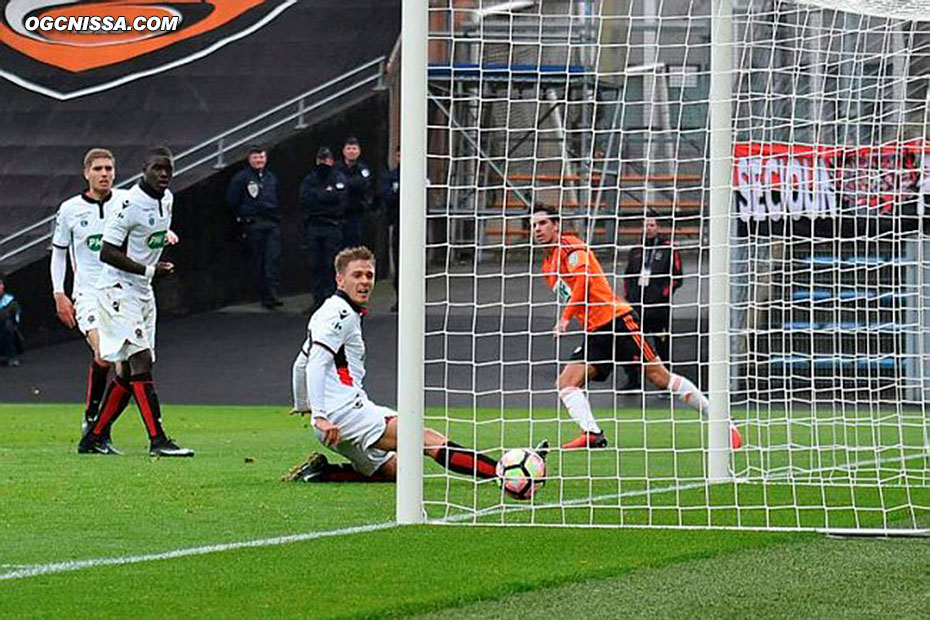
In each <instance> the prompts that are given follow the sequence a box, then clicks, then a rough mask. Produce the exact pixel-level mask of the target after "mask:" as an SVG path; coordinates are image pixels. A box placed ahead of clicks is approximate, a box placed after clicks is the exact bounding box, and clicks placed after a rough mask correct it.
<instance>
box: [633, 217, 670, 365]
mask: <svg viewBox="0 0 930 620" xmlns="http://www.w3.org/2000/svg"><path fill="white" fill-rule="evenodd" d="M643 233H644V240H643V245H642V246H640V247H634V248H632V249H631V250H630V256H629V260H628V261H627V264H626V272H625V276H624V278H623V293H624V297H626V300H627V301H628V302H629V303H630V304H631V305H632V306H633V307H634V308H635V309H636V311H637V312H638V313H639V316H640V318H641V320H642V326H643V333H644V334H649V335H651V336H652V339H653V341H654V342H655V345H656V346H655V348H656V353H658V354H659V357H660V358H662V359H663V360H666V361H667V362H668V363H671V359H670V358H669V325H670V322H671V311H672V293H674V292H675V291H676V290H678V289H679V288H680V287H681V284H682V271H681V256H680V255H679V254H678V250H676V249H674V248H673V247H672V244H671V242H670V241H669V240H668V239H664V238H663V237H661V236H660V235H659V223H658V221H657V220H656V218H654V217H647V218H646V219H645V221H644V222H643ZM634 374H635V373H634ZM631 378H632V377H631Z"/></svg>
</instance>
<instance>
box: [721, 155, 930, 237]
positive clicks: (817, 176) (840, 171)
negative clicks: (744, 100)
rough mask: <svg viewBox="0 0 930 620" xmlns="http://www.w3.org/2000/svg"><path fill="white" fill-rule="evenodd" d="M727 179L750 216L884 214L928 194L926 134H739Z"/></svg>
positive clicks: (745, 215)
mask: <svg viewBox="0 0 930 620" xmlns="http://www.w3.org/2000/svg"><path fill="white" fill-rule="evenodd" d="M733 187H734V190H735V192H736V203H737V209H738V212H739V217H740V219H741V220H743V221H744V222H749V221H751V220H755V221H762V220H775V221H777V220H781V219H788V218H791V219H795V220H797V219H800V218H829V217H837V216H839V215H850V216H858V215H869V214H872V215H884V214H893V213H897V212H898V211H899V210H900V209H901V208H902V206H904V205H906V204H908V203H911V204H914V205H915V207H916V209H917V212H918V213H920V214H922V213H923V205H924V201H925V197H926V196H927V195H928V194H930V141H927V140H923V139H919V140H911V141H908V142H897V143H890V144H884V145H881V146H857V147H848V146H822V145H809V144H786V143H763V142H739V143H737V144H736V146H735V148H734V169H733Z"/></svg>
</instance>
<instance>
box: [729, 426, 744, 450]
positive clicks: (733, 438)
mask: <svg viewBox="0 0 930 620" xmlns="http://www.w3.org/2000/svg"><path fill="white" fill-rule="evenodd" d="M730 447H731V448H733V449H734V450H739V449H740V448H742V447H743V434H742V433H741V432H739V429H738V428H736V425H735V424H730Z"/></svg>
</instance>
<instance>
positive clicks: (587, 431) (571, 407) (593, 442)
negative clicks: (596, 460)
mask: <svg viewBox="0 0 930 620" xmlns="http://www.w3.org/2000/svg"><path fill="white" fill-rule="evenodd" d="M594 374H595V368H594V366H592V365H590V364H584V363H575V364H569V365H568V366H566V367H565V368H563V369H562V372H561V374H560V375H559V378H558V380H557V382H556V387H557V388H558V389H559V398H560V399H561V400H562V404H564V405H565V409H566V410H567V411H568V415H570V416H571V417H572V419H573V420H574V421H575V422H576V423H577V424H578V426H579V427H581V435H579V436H578V437H577V438H575V439H573V440H572V441H569V442H568V443H564V444H562V448H564V449H566V450H575V449H578V448H606V447H607V438H606V437H604V431H602V430H601V427H600V426H598V424H597V420H595V419H594V414H593V413H592V412H591V403H590V402H589V401H588V397H587V395H586V394H585V393H584V386H585V385H586V384H587V382H588V381H590V380H591V379H593V378H594Z"/></svg>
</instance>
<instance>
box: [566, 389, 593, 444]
mask: <svg viewBox="0 0 930 620" xmlns="http://www.w3.org/2000/svg"><path fill="white" fill-rule="evenodd" d="M559 398H561V399H562V402H563V403H565V408H566V409H568V415H570V416H572V419H573V420H574V421H575V422H577V423H578V426H580V427H581V430H583V431H585V432H586V433H600V432H601V427H600V426H598V425H597V422H596V421H595V420H594V414H592V413H591V403H589V402H588V397H587V396H585V395H584V392H583V391H582V390H581V389H580V388H576V387H567V388H564V389H562V390H560V391H559Z"/></svg>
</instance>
